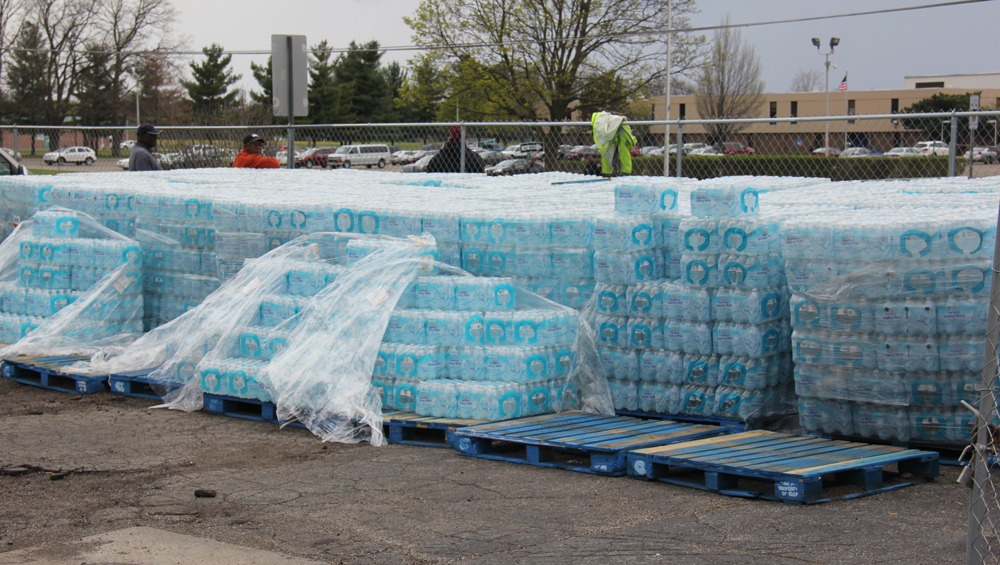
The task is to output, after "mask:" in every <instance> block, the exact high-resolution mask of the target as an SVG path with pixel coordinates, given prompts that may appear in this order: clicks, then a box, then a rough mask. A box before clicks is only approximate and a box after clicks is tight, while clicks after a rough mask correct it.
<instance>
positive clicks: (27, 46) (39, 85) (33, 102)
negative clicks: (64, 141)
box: [4, 21, 51, 157]
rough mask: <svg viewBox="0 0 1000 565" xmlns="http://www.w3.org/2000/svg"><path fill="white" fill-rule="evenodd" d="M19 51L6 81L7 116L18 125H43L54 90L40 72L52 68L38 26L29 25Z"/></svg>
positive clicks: (20, 38)
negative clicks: (7, 94)
mask: <svg viewBox="0 0 1000 565" xmlns="http://www.w3.org/2000/svg"><path fill="white" fill-rule="evenodd" d="M15 45H16V46H17V49H15V50H14V51H13V55H12V57H11V61H10V64H9V65H8V66H7V76H6V77H5V81H6V83H7V88H8V89H9V91H10V100H9V101H8V104H7V108H5V111H4V114H6V116H7V120H8V121H10V122H13V123H15V124H19V123H20V124H41V123H44V120H45V99H46V98H47V97H48V95H49V92H50V91H51V89H50V88H49V84H48V81H47V79H46V76H45V75H44V74H41V73H39V72H38V69H45V68H47V67H48V64H49V63H48V59H49V53H48V52H47V51H45V50H44V47H45V42H44V39H43V38H42V34H41V32H40V31H39V29H38V26H37V25H36V24H34V23H33V22H30V21H29V22H25V23H24V25H22V26H21V30H20V32H19V33H18V38H17V43H16V44H15ZM30 137H31V156H32V157H34V156H35V136H34V135H32V136H30Z"/></svg>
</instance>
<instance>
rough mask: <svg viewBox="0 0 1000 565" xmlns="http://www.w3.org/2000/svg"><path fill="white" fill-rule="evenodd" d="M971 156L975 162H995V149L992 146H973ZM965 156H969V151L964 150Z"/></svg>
mask: <svg viewBox="0 0 1000 565" xmlns="http://www.w3.org/2000/svg"><path fill="white" fill-rule="evenodd" d="M972 151H973V157H972V160H973V161H975V162H977V163H980V162H982V163H996V162H997V150H996V149H994V148H992V147H974V148H973V149H972ZM965 158H966V159H968V158H969V152H968V151H966V152H965Z"/></svg>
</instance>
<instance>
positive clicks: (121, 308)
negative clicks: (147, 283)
mask: <svg viewBox="0 0 1000 565" xmlns="http://www.w3.org/2000/svg"><path fill="white" fill-rule="evenodd" d="M141 268H142V253H141V250H140V248H139V244H138V243H137V242H136V241H135V240H132V239H129V238H127V237H125V236H123V235H120V234H118V233H116V232H114V231H111V230H109V229H108V228H106V227H104V226H102V225H101V224H99V223H98V222H97V221H96V220H94V219H93V218H91V217H90V216H89V215H87V214H84V213H82V212H77V211H73V210H66V209H63V208H51V209H49V210H46V211H44V212H38V213H37V214H35V215H33V216H32V217H31V218H29V219H27V220H25V221H22V222H21V223H20V224H19V225H18V226H17V228H15V229H14V231H13V233H12V234H11V235H10V236H9V237H8V238H7V239H6V240H4V242H3V243H2V244H0V342H4V343H8V344H10V345H9V346H7V347H5V348H3V349H0V357H4V358H7V357H13V356H18V355H43V354H44V355H84V356H88V357H104V356H107V355H114V354H116V353H119V352H120V351H121V350H122V348H123V347H124V346H126V345H127V344H129V343H130V342H131V341H133V340H135V339H136V338H137V337H139V335H140V334H141V333H142V311H143V302H142V275H141Z"/></svg>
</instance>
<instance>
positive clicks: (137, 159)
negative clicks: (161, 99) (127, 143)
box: [128, 124, 163, 171]
mask: <svg viewBox="0 0 1000 565" xmlns="http://www.w3.org/2000/svg"><path fill="white" fill-rule="evenodd" d="M159 135H160V130H158V129H156V128H154V127H153V124H142V125H140V126H139V129H138V130H136V135H135V139H136V141H135V145H133V146H132V152H131V153H129V156H128V170H130V171H162V170H163V167H161V166H160V163H159V162H158V161H157V160H156V157H153V153H152V151H153V148H155V147H156V142H157V140H158V136H159Z"/></svg>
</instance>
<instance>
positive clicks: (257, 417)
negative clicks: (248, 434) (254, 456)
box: [202, 392, 305, 428]
mask: <svg viewBox="0 0 1000 565" xmlns="http://www.w3.org/2000/svg"><path fill="white" fill-rule="evenodd" d="M202 399H203V402H204V404H205V411H206V412H208V413H209V414H216V415H220V416H229V417H230V418H241V419H243V420H253V421H254V422H266V423H268V424H277V425H279V426H284V425H288V426H293V427H296V428H305V426H303V425H302V424H300V423H299V422H286V421H283V420H279V419H278V407H277V406H275V405H274V403H273V402H265V401H263V400H256V399H253V398H238V397H235V396H226V395H222V394H212V393H210V392H206V393H204V395H203V396H202Z"/></svg>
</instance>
